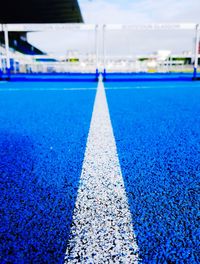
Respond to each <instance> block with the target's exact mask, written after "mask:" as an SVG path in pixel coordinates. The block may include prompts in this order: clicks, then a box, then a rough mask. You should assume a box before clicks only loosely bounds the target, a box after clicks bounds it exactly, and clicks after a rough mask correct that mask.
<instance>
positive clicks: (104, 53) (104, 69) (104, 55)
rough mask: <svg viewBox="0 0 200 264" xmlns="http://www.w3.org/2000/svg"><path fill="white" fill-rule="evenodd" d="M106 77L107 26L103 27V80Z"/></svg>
mask: <svg viewBox="0 0 200 264" xmlns="http://www.w3.org/2000/svg"><path fill="white" fill-rule="evenodd" d="M105 77H106V25H103V79H105Z"/></svg>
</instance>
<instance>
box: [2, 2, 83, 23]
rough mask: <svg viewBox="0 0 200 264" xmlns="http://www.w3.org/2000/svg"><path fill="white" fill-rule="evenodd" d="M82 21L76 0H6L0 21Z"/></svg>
mask: <svg viewBox="0 0 200 264" xmlns="http://www.w3.org/2000/svg"><path fill="white" fill-rule="evenodd" d="M78 22H83V19H82V15H81V12H80V8H79V5H78V3H77V0H6V1H4V4H3V6H2V7H1V8H0V23H2V24H3V23H5V24H7V23H8V24H9V23H78Z"/></svg>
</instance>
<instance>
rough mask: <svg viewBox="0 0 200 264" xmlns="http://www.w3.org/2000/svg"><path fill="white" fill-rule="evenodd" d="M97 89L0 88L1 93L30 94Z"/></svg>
mask: <svg viewBox="0 0 200 264" xmlns="http://www.w3.org/2000/svg"><path fill="white" fill-rule="evenodd" d="M87 90H96V88H61V89H59V88H32V89H31V88H24V89H22V88H0V92H15V91H16V92H29V91H31V92H32V91H87Z"/></svg>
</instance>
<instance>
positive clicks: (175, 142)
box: [106, 82, 200, 264]
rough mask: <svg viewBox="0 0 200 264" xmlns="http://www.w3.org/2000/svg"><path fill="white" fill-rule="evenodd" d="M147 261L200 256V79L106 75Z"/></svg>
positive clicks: (189, 261)
mask: <svg viewBox="0 0 200 264" xmlns="http://www.w3.org/2000/svg"><path fill="white" fill-rule="evenodd" d="M106 88H110V89H108V90H107V91H106V94H107V98H108V104H109V110H110V114H111V120H112V124H113V129H114V135H115V138H116V144H117V149H118V154H119V159H120V165H121V168H122V174H123V178H124V182H125V187H126V191H127V195H128V200H129V204H130V210H131V213H132V220H133V225H134V231H135V234H136V238H137V243H138V246H139V252H140V258H141V263H178V264H179V263H180V264H182V263H185V264H197V263H200V250H199V249H200V211H199V208H200V83H199V82H178V83H176V82H168V83H163V82H160V83H159V82H150V83H147V82H138V83H132V84H131V83H129V84H127V83H107V84H106Z"/></svg>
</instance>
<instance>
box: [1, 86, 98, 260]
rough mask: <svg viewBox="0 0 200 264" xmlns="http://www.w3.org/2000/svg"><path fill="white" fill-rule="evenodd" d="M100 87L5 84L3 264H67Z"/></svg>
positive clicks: (2, 181) (2, 105)
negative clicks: (71, 230) (72, 224)
mask: <svg viewBox="0 0 200 264" xmlns="http://www.w3.org/2000/svg"><path fill="white" fill-rule="evenodd" d="M45 87H46V88H47V89H54V88H56V87H57V88H59V89H62V88H70V87H72V88H73V87H77V88H78V87H79V88H80V89H81V88H91V87H93V88H94V90H82V91H81V90H73V91H62V90H60V91H59V90H58V91H54V90H52V91H51V90H50V91H49V90H46V91H45V89H44V90H41V91H37V89H40V88H45ZM14 88H16V91H13V89H14ZM95 88H96V84H91V83H90V84H89V83H84V84H81V83H79V84H70V83H67V84H66V83H57V84H56V83H31V82H30V83H14V84H13V83H0V149H1V151H0V204H1V216H0V233H1V237H0V263H17V264H19V263H20V264H21V263H63V257H64V253H65V250H66V245H67V239H68V235H69V231H70V223H71V220H72V215H73V208H74V204H75V199H76V195H77V189H78V183H79V177H80V174H81V168H82V162H83V158H84V152H85V146H86V140H87V135H88V130H89V126H90V119H91V115H92V108H93V102H94V97H95V92H96V91H95Z"/></svg>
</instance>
